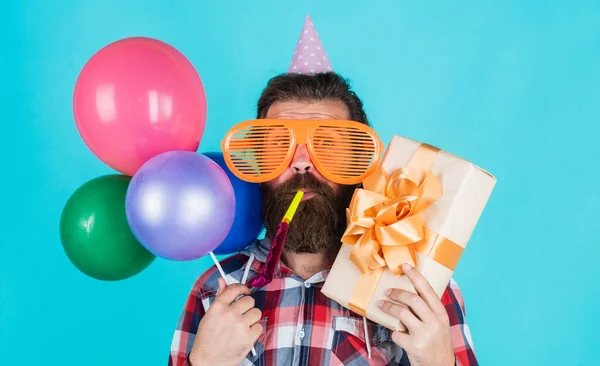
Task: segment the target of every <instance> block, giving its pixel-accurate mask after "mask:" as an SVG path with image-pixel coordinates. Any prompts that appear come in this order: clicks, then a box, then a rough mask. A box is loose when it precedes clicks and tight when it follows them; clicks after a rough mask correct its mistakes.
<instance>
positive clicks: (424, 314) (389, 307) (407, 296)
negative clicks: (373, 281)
mask: <svg viewBox="0 0 600 366" xmlns="http://www.w3.org/2000/svg"><path fill="white" fill-rule="evenodd" d="M402 270H403V271H404V273H405V274H406V276H407V277H408V278H409V279H410V281H411V282H412V284H413V285H414V287H415V289H416V290H417V292H418V294H415V293H412V292H409V291H404V290H400V289H390V290H388V293H387V295H388V297H389V298H390V299H391V300H392V301H394V302H395V303H394V302H390V301H383V300H382V301H380V302H379V304H378V305H379V307H380V308H381V309H382V310H383V311H385V312H386V313H388V314H390V315H392V316H394V317H396V318H398V319H400V321H401V322H402V324H404V325H405V326H406V328H407V329H408V333H403V332H394V333H393V334H392V339H393V341H394V343H396V344H397V345H398V346H400V347H402V348H404V350H405V351H406V353H407V354H408V358H409V360H410V364H411V365H414V366H438V365H440V366H450V365H454V359H455V358H454V357H455V356H454V349H453V347H452V336H451V334H450V325H449V324H450V322H449V320H448V313H447V312H446V309H445V308H444V305H443V304H442V302H441V301H440V299H439V298H438V297H437V295H436V293H435V291H434V290H433V288H431V285H430V284H429V281H427V279H426V278H425V277H423V275H422V274H421V273H420V272H419V271H418V270H416V269H414V268H412V267H411V266H409V265H407V264H405V265H403V266H402Z"/></svg>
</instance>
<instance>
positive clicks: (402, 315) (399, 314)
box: [377, 300, 423, 333]
mask: <svg viewBox="0 0 600 366" xmlns="http://www.w3.org/2000/svg"><path fill="white" fill-rule="evenodd" d="M377 305H378V306H379V308H380V309H381V310H383V311H384V312H386V313H388V314H390V315H391V316H393V317H394V318H397V319H400V321H401V322H402V324H404V325H405V326H406V328H408V331H409V332H411V333H414V332H415V331H418V329H419V328H421V327H422V325H423V323H422V322H421V321H420V320H419V319H417V317H416V316H415V314H413V313H412V311H410V309H409V308H408V307H406V306H403V305H398V304H394V303H391V302H389V301H384V300H381V301H379V303H378V304H377Z"/></svg>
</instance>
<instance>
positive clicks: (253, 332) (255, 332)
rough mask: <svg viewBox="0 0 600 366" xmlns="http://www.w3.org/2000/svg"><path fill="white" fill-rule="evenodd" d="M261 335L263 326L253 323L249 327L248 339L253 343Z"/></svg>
mask: <svg viewBox="0 0 600 366" xmlns="http://www.w3.org/2000/svg"><path fill="white" fill-rule="evenodd" d="M262 334H263V325H262V324H260V323H254V324H252V326H251V327H250V339H252V340H253V341H254V342H256V340H257V339H258V337H260V336H261V335H262Z"/></svg>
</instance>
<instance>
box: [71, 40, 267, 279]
mask: <svg viewBox="0 0 600 366" xmlns="http://www.w3.org/2000/svg"><path fill="white" fill-rule="evenodd" d="M73 112H74V118H75V123H76V126H77V130H78V131H79V134H80V135H81V137H82V139H83V141H84V142H85V144H86V146H87V147H88V148H89V149H90V150H91V151H92V153H93V154H94V155H95V156H96V157H97V158H98V159H100V160H101V161H102V162H104V163H105V164H106V165H108V166H109V167H110V168H112V169H114V170H116V171H117V172H118V173H117V174H111V175H106V176H101V177H97V178H94V179H92V180H90V181H88V182H86V183H85V184H83V185H82V186H81V187H79V188H78V189H77V190H76V191H75V192H74V193H73V194H72V196H71V197H70V198H69V200H68V201H67V203H66V204H65V207H64V208H63V212H62V216H61V219H60V237H61V242H62V244H63V248H64V250H65V252H66V254H67V257H68V258H69V260H70V261H71V262H72V263H73V264H74V265H75V267H76V268H78V269H79V270H80V271H81V272H83V273H85V274H87V275H89V276H91V277H93V278H96V279H101V280H121V279H125V278H129V277H131V276H134V275H136V274H138V273H140V272H141V271H143V270H144V269H145V268H147V267H148V266H149V265H150V264H151V263H152V262H153V261H154V260H155V258H156V257H161V258H165V259H169V260H176V261H185V260H193V259H197V258H200V257H202V256H204V255H206V254H207V253H209V252H214V253H216V254H230V253H234V252H237V251H240V250H242V249H243V248H245V247H246V246H247V245H248V244H249V243H250V242H251V241H252V240H254V239H256V237H257V236H258V235H259V233H260V231H261V229H262V221H261V215H260V209H261V201H262V199H261V196H260V189H259V188H258V186H257V185H256V184H251V183H247V182H244V181H241V180H239V179H238V178H237V177H235V176H234V175H233V174H232V173H231V171H229V169H228V168H227V165H226V164H225V161H224V159H223V156H222V154H221V153H220V152H210V153H205V154H200V153H197V152H196V151H197V149H198V147H199V145H200V141H201V139H202V136H203V133H204V128H205V124H206V97H205V91H204V86H203V83H202V80H201V79H200V77H199V75H198V73H197V72H196V70H195V68H194V67H193V65H192V64H191V63H190V62H189V60H188V59H187V58H186V57H185V56H184V55H183V54H182V53H180V52H179V51H178V50H176V49H175V48H173V47H172V46H170V45H168V44H166V43H164V42H162V41H159V40H156V39H152V38H146V37H133V38H125V39H122V40H119V41H116V42H113V43H111V44H109V45H107V46H105V47H104V48H102V49H101V50H99V51H98V52H97V53H95V54H94V55H93V56H92V57H91V58H90V59H89V60H88V62H87V63H86V64H85V66H84V67H83V69H82V70H81V72H80V74H79V76H78V78H77V82H76V84H75V90H74V94H73Z"/></svg>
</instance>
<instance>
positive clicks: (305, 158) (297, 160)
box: [290, 144, 314, 174]
mask: <svg viewBox="0 0 600 366" xmlns="http://www.w3.org/2000/svg"><path fill="white" fill-rule="evenodd" d="M290 167H291V168H292V169H294V173H298V174H305V173H310V172H312V171H313V169H314V166H313V163H312V160H310V155H309V154H308V149H307V148H306V145H304V144H302V145H298V147H297V148H296V152H295V153H294V157H293V158H292V163H291V164H290Z"/></svg>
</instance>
